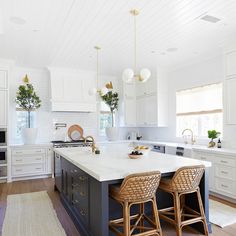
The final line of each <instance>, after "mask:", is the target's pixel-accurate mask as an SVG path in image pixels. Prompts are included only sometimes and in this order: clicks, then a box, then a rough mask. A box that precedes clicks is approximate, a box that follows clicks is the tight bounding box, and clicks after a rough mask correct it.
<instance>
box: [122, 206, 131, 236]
mask: <svg viewBox="0 0 236 236" xmlns="http://www.w3.org/2000/svg"><path fill="white" fill-rule="evenodd" d="M123 218H124V226H123V227H124V236H130V212H129V204H128V202H124V205H123Z"/></svg>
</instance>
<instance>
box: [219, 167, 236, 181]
mask: <svg viewBox="0 0 236 236" xmlns="http://www.w3.org/2000/svg"><path fill="white" fill-rule="evenodd" d="M215 175H216V177H220V178H225V179H230V180H236V168H233V167H229V166H223V165H215Z"/></svg>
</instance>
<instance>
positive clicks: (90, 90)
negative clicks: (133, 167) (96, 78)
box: [88, 88, 97, 96]
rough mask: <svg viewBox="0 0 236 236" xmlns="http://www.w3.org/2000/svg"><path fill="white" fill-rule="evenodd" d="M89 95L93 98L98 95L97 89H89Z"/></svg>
mask: <svg viewBox="0 0 236 236" xmlns="http://www.w3.org/2000/svg"><path fill="white" fill-rule="evenodd" d="M88 93H89V95H90V96H93V95H95V94H96V93H97V89H96V88H91V89H89V92H88Z"/></svg>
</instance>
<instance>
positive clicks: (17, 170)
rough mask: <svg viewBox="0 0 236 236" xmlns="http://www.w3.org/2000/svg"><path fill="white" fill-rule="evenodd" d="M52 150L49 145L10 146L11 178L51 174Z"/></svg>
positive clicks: (17, 178)
mask: <svg viewBox="0 0 236 236" xmlns="http://www.w3.org/2000/svg"><path fill="white" fill-rule="evenodd" d="M52 162H53V158H52V150H51V147H49V146H40V147H39V146H37V145H33V146H30V147H27V146H24V145H22V146H16V147H12V148H11V177H12V179H13V180H19V179H22V178H24V179H27V178H39V177H46V176H52V172H53V170H52V166H53V165H52Z"/></svg>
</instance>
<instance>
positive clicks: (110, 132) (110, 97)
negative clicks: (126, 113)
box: [100, 82, 119, 141]
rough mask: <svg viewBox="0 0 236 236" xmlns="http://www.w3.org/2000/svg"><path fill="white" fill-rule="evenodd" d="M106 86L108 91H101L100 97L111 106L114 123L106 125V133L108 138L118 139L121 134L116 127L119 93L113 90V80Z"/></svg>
mask: <svg viewBox="0 0 236 236" xmlns="http://www.w3.org/2000/svg"><path fill="white" fill-rule="evenodd" d="M106 88H107V89H108V92H107V93H106V94H104V95H102V94H101V93H100V97H101V99H102V101H104V102H105V104H106V105H107V106H108V107H109V109H110V112H111V119H112V125H111V127H106V135H107V138H108V140H110V141H112V140H117V138H118V135H119V129H118V127H115V112H116V111H117V110H118V103H119V94H118V93H117V92H114V91H113V86H112V83H111V82H110V83H108V84H106Z"/></svg>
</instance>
